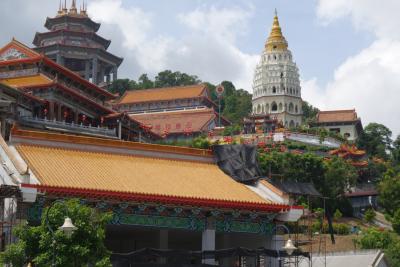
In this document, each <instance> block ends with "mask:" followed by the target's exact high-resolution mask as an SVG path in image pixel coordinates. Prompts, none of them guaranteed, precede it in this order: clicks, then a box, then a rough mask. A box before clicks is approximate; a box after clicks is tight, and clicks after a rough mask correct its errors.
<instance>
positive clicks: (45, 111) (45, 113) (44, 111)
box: [43, 108, 47, 116]
mask: <svg viewBox="0 0 400 267" xmlns="http://www.w3.org/2000/svg"><path fill="white" fill-rule="evenodd" d="M43 113H44V116H47V108H45V109H44V110H43Z"/></svg>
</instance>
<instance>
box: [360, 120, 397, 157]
mask: <svg viewBox="0 0 400 267" xmlns="http://www.w3.org/2000/svg"><path fill="white" fill-rule="evenodd" d="M391 136H392V131H390V130H389V129H388V128H387V127H386V126H384V125H382V124H379V123H370V124H368V125H367V126H366V127H365V128H364V131H363V133H362V134H361V135H360V137H359V138H358V141H357V142H358V147H359V148H361V149H365V150H366V151H367V153H368V154H369V155H370V156H376V157H380V158H382V159H388V156H389V155H388V153H387V152H388V151H390V150H391V143H392V139H391Z"/></svg>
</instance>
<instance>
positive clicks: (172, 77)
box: [154, 70, 201, 87]
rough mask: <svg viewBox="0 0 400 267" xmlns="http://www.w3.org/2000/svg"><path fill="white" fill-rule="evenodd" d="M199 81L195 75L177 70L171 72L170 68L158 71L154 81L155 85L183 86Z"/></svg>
mask: <svg viewBox="0 0 400 267" xmlns="http://www.w3.org/2000/svg"><path fill="white" fill-rule="evenodd" d="M199 83H201V81H200V80H199V78H198V77H197V76H196V75H189V74H186V73H181V72H179V71H175V72H172V71H170V70H165V71H162V72H159V73H158V75H157V76H156V77H155V81H154V84H155V87H170V86H183V85H192V84H199Z"/></svg>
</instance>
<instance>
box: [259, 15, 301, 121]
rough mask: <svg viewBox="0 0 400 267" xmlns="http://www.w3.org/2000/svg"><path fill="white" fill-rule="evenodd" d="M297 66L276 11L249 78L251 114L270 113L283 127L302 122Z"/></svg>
mask: <svg viewBox="0 0 400 267" xmlns="http://www.w3.org/2000/svg"><path fill="white" fill-rule="evenodd" d="M302 102H303V101H302V99H301V87H300V79H299V70H298V68H297V65H296V63H295V62H294V61H293V58H292V53H291V52H290V50H289V49H288V43H287V41H286V39H285V37H284V36H283V34H282V29H281V27H280V25H279V20H278V15H277V14H276V11H275V17H274V21H273V24H272V29H271V33H270V35H269V37H268V40H267V41H266V43H265V47H264V51H263V52H262V55H261V58H260V61H259V63H258V64H257V67H256V70H255V73H254V79H253V99H252V103H253V114H257V115H261V114H267V115H273V116H275V117H276V118H277V119H278V122H279V123H280V124H282V125H283V126H284V127H285V128H294V127H298V126H299V125H301V123H302V114H303V112H302Z"/></svg>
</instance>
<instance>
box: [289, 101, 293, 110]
mask: <svg viewBox="0 0 400 267" xmlns="http://www.w3.org/2000/svg"><path fill="white" fill-rule="evenodd" d="M289 112H293V103H291V102H290V104H289Z"/></svg>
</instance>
